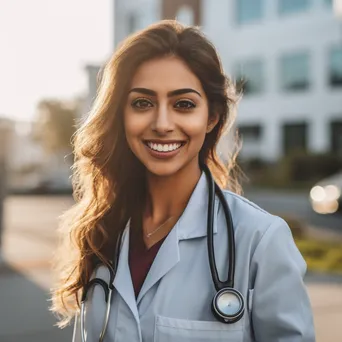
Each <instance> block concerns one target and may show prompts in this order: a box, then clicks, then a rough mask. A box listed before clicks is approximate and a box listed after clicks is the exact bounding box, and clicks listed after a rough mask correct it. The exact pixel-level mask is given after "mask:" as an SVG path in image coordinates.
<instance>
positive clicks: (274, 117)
mask: <svg viewBox="0 0 342 342" xmlns="http://www.w3.org/2000/svg"><path fill="white" fill-rule="evenodd" d="M332 2H333V0H221V1H212V0H134V1H133V0H116V1H115V5H114V30H115V32H114V40H115V41H114V47H115V46H117V44H118V43H119V42H120V41H122V40H123V39H124V38H125V37H126V36H127V35H129V34H131V33H133V32H135V31H137V30H139V29H141V28H143V27H146V26H147V25H149V24H151V23H153V22H155V21H158V20H160V19H164V18H165V19H166V18H167V19H169V18H177V19H178V20H179V21H181V22H183V23H185V24H194V25H199V26H201V28H202V30H203V31H204V32H205V33H206V34H207V36H208V37H209V38H210V39H211V40H212V41H213V42H214V44H215V46H216V47H217V49H218V51H219V53H220V55H221V59H222V62H223V65H224V68H225V71H226V72H227V74H228V75H230V76H231V77H233V78H234V79H235V80H236V81H237V83H238V85H239V86H241V87H242V89H243V91H244V96H243V99H242V101H241V103H240V106H239V113H238V120H237V125H238V128H239V131H240V133H241V135H242V138H243V148H242V151H241V156H242V157H243V158H245V159H250V158H260V159H264V160H269V161H275V160H277V159H279V158H280V157H281V156H283V155H286V154H289V153H291V152H292V151H294V150H303V151H309V152H314V153H325V152H332V153H338V154H341V155H342V22H341V21H339V20H338V18H337V17H336V16H335V14H334V11H333V6H332ZM142 8H143V9H144V10H143V11H142V10H141V9H142ZM91 75H92V76H91ZM89 76H90V79H89V82H90V84H92V85H94V84H96V83H95V79H94V69H93V70H92V73H89ZM91 78H92V79H91ZM91 89H92V91H94V86H92V88H91ZM95 89H96V87H95ZM94 96H95V94H94V93H90V98H93V97H94Z"/></svg>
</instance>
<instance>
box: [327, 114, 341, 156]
mask: <svg viewBox="0 0 342 342" xmlns="http://www.w3.org/2000/svg"><path fill="white" fill-rule="evenodd" d="M330 132H331V134H330V136H331V152H333V153H334V154H336V155H340V156H342V120H339V121H337V120H336V121H332V122H331V123H330Z"/></svg>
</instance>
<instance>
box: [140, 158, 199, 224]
mask: <svg viewBox="0 0 342 342" xmlns="http://www.w3.org/2000/svg"><path fill="white" fill-rule="evenodd" d="M200 177H201V170H200V168H199V165H198V162H197V161H196V162H192V163H189V165H187V166H186V167H184V168H183V169H181V170H180V171H178V172H177V173H176V174H173V175H171V176H165V177H159V176H156V175H153V174H149V173H147V206H146V208H145V217H148V218H150V220H151V221H153V222H155V223H160V222H163V221H165V220H167V219H168V218H169V217H170V216H180V214H181V213H182V212H183V211H184V209H185V207H186V204H187V202H188V201H189V199H190V196H191V194H192V192H193V190H194V188H195V186H196V184H197V182H198V180H199V178H200Z"/></svg>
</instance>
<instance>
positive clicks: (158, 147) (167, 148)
mask: <svg viewBox="0 0 342 342" xmlns="http://www.w3.org/2000/svg"><path fill="white" fill-rule="evenodd" d="M147 145H148V147H149V148H150V149H151V150H154V151H158V152H171V151H174V150H177V149H178V148H180V147H181V145H182V144H179V143H178V144H177V143H174V144H155V143H152V142H148V143H147Z"/></svg>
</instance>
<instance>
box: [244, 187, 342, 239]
mask: <svg viewBox="0 0 342 342" xmlns="http://www.w3.org/2000/svg"><path fill="white" fill-rule="evenodd" d="M245 196H246V197H247V198H248V199H249V200H251V201H252V202H255V203H256V204H257V205H259V206H260V207H261V208H263V209H265V210H267V211H269V212H271V213H274V214H276V215H286V216H288V217H294V218H299V219H301V220H304V222H305V223H307V224H310V225H312V226H315V227H324V228H325V229H329V230H331V231H334V232H337V233H341V234H342V213H336V214H333V215H319V214H317V213H315V212H314V211H313V210H312V208H311V206H310V202H309V194H307V193H294V192H286V191H271V190H258V191H256V190H250V191H246V193H245Z"/></svg>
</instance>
